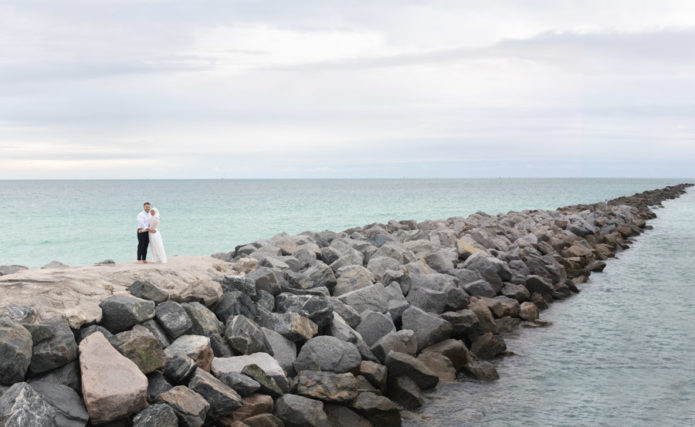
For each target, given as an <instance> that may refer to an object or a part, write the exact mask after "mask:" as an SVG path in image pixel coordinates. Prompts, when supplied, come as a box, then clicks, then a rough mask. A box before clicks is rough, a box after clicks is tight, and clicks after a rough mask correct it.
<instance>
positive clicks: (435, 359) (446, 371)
mask: <svg viewBox="0 0 695 427" xmlns="http://www.w3.org/2000/svg"><path fill="white" fill-rule="evenodd" d="M417 359H418V360H419V361H421V362H422V363H423V364H424V365H425V366H426V367H427V368H429V370H430V371H432V372H433V373H434V374H435V375H436V376H437V377H438V378H439V381H442V382H453V381H454V380H455V379H456V368H455V367H454V364H453V363H452V362H451V360H450V359H449V358H448V357H446V356H444V355H443V354H441V353H436V352H432V351H430V352H425V351H423V352H422V353H420V355H419V356H418V357H417Z"/></svg>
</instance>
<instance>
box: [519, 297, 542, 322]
mask: <svg viewBox="0 0 695 427" xmlns="http://www.w3.org/2000/svg"><path fill="white" fill-rule="evenodd" d="M519 317H520V318H521V319H522V320H528V321H531V322H532V321H534V320H537V319H538V307H536V304H534V303H532V302H529V301H525V302H522V303H521V308H520V310H519Z"/></svg>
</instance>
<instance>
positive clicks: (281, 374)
mask: <svg viewBox="0 0 695 427" xmlns="http://www.w3.org/2000/svg"><path fill="white" fill-rule="evenodd" d="M248 365H257V366H259V367H260V368H261V369H262V370H263V372H265V373H266V374H267V375H269V376H270V377H272V378H273V380H275V382H276V383H277V385H279V386H280V388H281V389H282V390H283V391H289V381H288V380H287V376H286V375H285V371H284V370H283V369H282V367H281V366H280V364H279V363H278V361H277V360H275V359H274V358H273V356H271V355H270V354H268V353H254V354H249V355H243V356H233V357H216V358H215V359H214V360H213V361H212V373H213V375H215V376H216V377H217V378H224V376H225V375H227V374H228V373H230V372H239V373H241V372H243V370H244V368H245V367H246V366H248Z"/></svg>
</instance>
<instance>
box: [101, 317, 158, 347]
mask: <svg viewBox="0 0 695 427" xmlns="http://www.w3.org/2000/svg"><path fill="white" fill-rule="evenodd" d="M136 326H142V327H143V328H145V329H147V330H148V331H150V333H151V334H152V336H153V337H155V338H156V339H157V342H158V343H159V345H160V346H161V347H162V348H166V347H169V346H170V345H171V341H169V337H167V333H166V332H164V329H163V328H162V327H161V326H159V323H157V321H156V320H154V319H150V320H146V321H144V322H142V323H141V324H140V325H136ZM134 327H135V326H134ZM134 327H133V328H134ZM107 332H108V331H107ZM102 333H103V332H102ZM109 335H110V336H113V334H111V333H110V332H109ZM104 336H106V337H107V338H109V339H111V337H109V336H107V335H106V334H104Z"/></svg>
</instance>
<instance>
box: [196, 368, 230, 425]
mask: <svg viewBox="0 0 695 427" xmlns="http://www.w3.org/2000/svg"><path fill="white" fill-rule="evenodd" d="M188 387H189V388H190V389H191V390H193V391H194V392H196V393H198V394H199V395H201V396H202V397H203V398H204V399H205V400H206V401H207V402H208V403H209V404H210V410H209V411H208V414H207V417H209V418H210V419H212V420H216V419H218V418H221V417H224V416H227V415H231V414H232V413H233V412H234V411H235V410H237V409H239V408H241V406H242V401H241V396H239V394H238V393H237V392H236V391H234V389H232V388H231V387H229V386H228V385H226V384H224V383H223V382H222V381H220V380H218V379H217V378H215V377H214V376H212V374H210V373H208V372H205V371H203V370H202V369H196V371H195V373H194V374H193V377H192V378H191V380H190V382H189V383H188Z"/></svg>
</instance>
